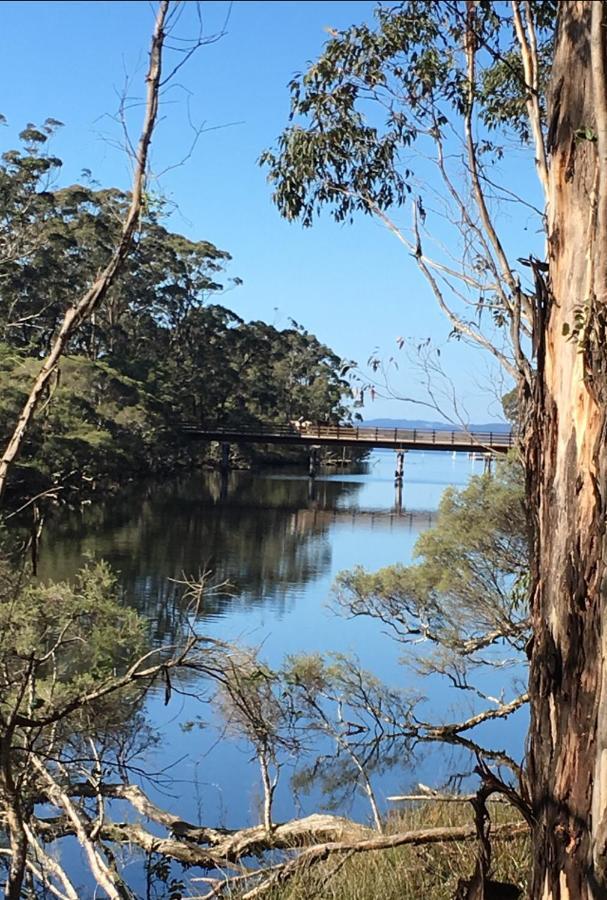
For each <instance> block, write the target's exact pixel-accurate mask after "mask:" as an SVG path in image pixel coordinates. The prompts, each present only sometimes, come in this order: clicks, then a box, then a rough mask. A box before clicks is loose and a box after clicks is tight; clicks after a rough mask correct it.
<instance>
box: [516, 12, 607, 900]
mask: <svg viewBox="0 0 607 900" xmlns="http://www.w3.org/2000/svg"><path fill="white" fill-rule="evenodd" d="M606 12H607V10H606V9H605V6H604V4H603V3H602V2H590V0H583V2H582V0H567V2H564V3H561V4H560V9H559V27H558V32H557V40H556V49H555V60H554V68H553V72H552V80H551V90H550V98H549V103H550V108H549V136H548V149H549V153H550V175H549V210H548V258H549V275H550V282H549V285H548V288H549V292H548V294H547V296H546V298H545V302H541V301H540V302H539V303H538V310H537V320H536V322H535V329H536V334H537V336H538V339H539V348H538V378H537V385H536V396H535V397H534V402H533V407H534V415H535V417H536V418H535V423H534V424H535V428H534V429H532V432H531V433H532V434H533V438H532V439H531V440H530V441H529V442H528V446H527V453H528V459H527V463H528V466H527V471H528V474H529V488H530V501H531V502H530V508H531V509H532V512H533V516H534V518H535V523H534V524H535V528H534V540H535V554H534V555H533V556H534V571H533V573H532V576H533V598H532V601H533V608H532V614H533V625H534V642H533V647H532V650H531V676H530V693H531V701H532V721H531V732H530V744H529V747H530V752H529V785H530V790H531V796H532V801H533V809H534V813H535V816H536V818H537V826H536V831H535V836H534V874H533V886H532V897H533V898H534V900H535V898H537V900H566V898H568V900H569V898H570V900H588V898H599V897H600V898H605V897H607V855H606V839H607V664H606V656H607V581H606V564H607V542H606V538H605V525H606V522H605V516H606V511H607V505H606V503H607V332H606V328H605V325H606V317H607V303H606V301H607V95H606V87H605V85H606V81H605V45H606V43H607V41H606V34H605V23H606V22H607V18H606V15H605V14H606Z"/></svg>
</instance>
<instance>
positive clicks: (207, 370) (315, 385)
mask: <svg viewBox="0 0 607 900" xmlns="http://www.w3.org/2000/svg"><path fill="white" fill-rule="evenodd" d="M59 127H60V126H59V123H58V122H57V121H56V120H48V121H47V122H46V123H44V124H43V125H42V126H41V127H39V128H38V127H35V126H33V125H28V126H27V127H26V128H25V129H24V130H23V131H22V132H21V135H20V137H21V141H22V144H21V147H20V148H19V149H17V150H6V151H5V152H4V153H3V155H2V161H1V163H0V198H1V200H0V202H1V204H2V212H3V214H2V223H1V229H2V233H1V235H0V246H2V260H1V263H0V266H1V268H0V280H1V284H2V287H1V291H0V429H1V431H2V434H9V433H10V428H11V425H12V423H14V422H15V421H16V420H17V418H18V412H19V410H20V408H21V407H22V406H23V403H24V401H25V399H26V397H27V393H28V390H29V386H30V383H31V381H32V379H33V377H34V375H35V372H36V369H37V367H38V365H39V360H41V359H43V358H44V357H45V355H46V354H47V353H48V352H49V349H50V346H51V344H52V341H53V337H54V335H55V334H56V331H57V328H58V324H59V323H60V321H61V318H62V316H63V312H64V309H65V308H66V306H67V305H69V303H70V302H71V301H72V299H73V297H74V296H75V295H78V294H79V293H81V292H84V290H85V288H86V286H87V284H88V283H89V282H90V281H91V280H93V279H94V277H95V274H96V273H97V272H98V271H99V270H101V269H102V268H103V267H104V266H105V265H106V264H107V262H108V260H109V259H110V257H111V254H112V249H113V247H114V245H115V243H116V241H117V239H118V237H119V235H120V228H121V220H122V218H123V216H124V215H125V211H126V209H127V208H128V203H129V197H128V196H127V195H126V194H124V193H122V192H121V191H119V190H116V189H111V188H109V189H101V188H99V187H96V186H95V185H94V182H93V178H92V175H91V173H84V174H85V175H86V180H83V184H78V185H71V186H69V187H64V188H63V187H55V186H54V185H55V182H56V180H57V175H58V173H59V171H60V169H61V160H59V159H57V158H56V157H54V156H52V155H51V154H50V152H49V151H48V150H47V147H48V144H49V142H50V140H51V139H52V136H53V133H54V132H55V131H56V129H57V128H59ZM166 221H167V211H166V209H164V208H163V203H162V201H161V199H160V198H158V199H155V198H154V197H153V196H150V197H146V198H145V201H144V204H143V209H142V214H141V219H140V222H139V226H138V233H137V240H136V242H135V243H134V246H133V248H132V251H131V253H130V254H129V257H128V260H127V261H126V263H125V265H124V266H123V267H122V269H121V271H120V273H119V274H118V275H117V277H116V279H115V281H114V284H113V285H112V288H111V290H110V291H109V292H108V295H107V297H106V299H105V302H104V304H103V305H102V306H101V307H100V308H99V309H98V310H97V311H95V313H94V314H93V315H92V316H91V317H90V318H89V320H88V321H87V322H86V323H84V324H83V326H82V327H81V328H79V329H78V331H77V332H76V333H74V334H73V336H72V337H71V338H70V340H69V342H68V343H67V345H66V347H65V353H64V358H63V360H62V362H61V366H60V367H59V368H57V370H56V371H55V372H54V373H53V383H52V385H51V386H50V387H49V389H48V396H47V402H45V404H44V409H43V410H40V412H39V413H38V415H37V416H36V419H35V421H34V423H33V424H32V427H31V428H30V429H29V431H28V435H27V440H26V444H25V446H24V447H23V450H22V452H21V455H20V459H19V465H18V468H16V469H15V472H14V484H15V492H17V493H20V494H21V495H22V496H23V497H26V496H27V494H28V492H29V494H30V495H31V494H32V493H35V492H43V491H51V492H52V491H54V492H55V493H58V492H59V493H62V494H64V495H66V496H67V495H70V494H72V493H74V494H75V495H78V494H84V493H86V492H87V486H88V489H89V492H90V488H91V486H92V485H94V484H97V485H98V486H99V487H101V486H105V487H108V486H109V487H111V486H112V485H115V484H117V483H118V482H120V481H123V480H124V479H128V478H129V477H136V476H137V475H141V473H142V472H147V473H148V474H154V473H159V472H162V471H169V470H171V469H174V468H177V467H179V466H186V465H191V464H192V462H193V461H195V460H196V459H197V460H198V462H199V464H202V463H203V462H204V461H205V460H206V461H209V462H212V461H213V458H212V451H211V450H210V448H208V447H206V448H205V447H202V448H201V447H200V445H199V446H197V447H196V446H192V442H191V441H190V442H188V440H187V439H184V437H183V435H182V434H181V433H180V431H179V425H180V424H182V423H189V424H200V423H202V422H207V423H211V422H212V423H216V424H230V423H231V422H236V423H239V424H243V425H247V424H253V423H256V422H276V423H282V424H288V423H289V422H291V421H296V420H297V419H299V418H300V417H301V418H304V419H307V420H311V421H322V422H340V421H347V420H348V418H349V417H350V415H351V411H350V405H349V401H351V388H350V384H349V382H347V381H346V380H345V379H344V378H343V377H342V374H341V372H342V369H343V363H342V361H341V360H340V359H339V358H338V357H337V356H336V355H335V354H334V353H333V352H332V351H331V350H330V348H328V347H326V346H323V345H322V344H321V343H320V341H318V340H317V339H316V338H315V337H314V335H312V334H310V333H309V332H308V331H306V329H305V328H304V327H303V326H301V325H299V324H298V323H296V322H292V323H291V325H290V327H288V328H283V329H278V328H276V327H274V326H272V325H268V324H266V323H264V322H260V321H258V322H248V323H247V322H244V321H243V320H242V319H241V318H240V317H239V316H237V315H236V314H235V313H233V312H231V311H230V310H229V309H228V308H227V307H226V306H224V305H222V304H221V303H219V302H218V301H219V300H220V299H223V294H224V293H225V292H226V290H229V289H230V288H237V287H238V284H239V281H240V280H239V279H238V278H237V277H234V278H232V277H228V275H227V273H226V271H225V270H226V267H227V266H228V264H229V262H230V256H229V254H228V253H227V252H226V251H224V250H219V249H218V248H217V247H215V246H214V245H213V244H212V243H210V242H208V241H197V242H195V241H192V240H189V239H188V238H186V237H184V236H183V235H180V234H176V233H174V232H172V231H171V230H170V229H169V227H168V226H167V224H166ZM269 458H271V459H272V460H273V461H274V462H276V461H280V459H281V453H280V451H278V452H277V451H276V450H274V451H273V452H272V451H271V450H270V448H265V450H264V449H261V450H260V448H255V449H253V450H251V451H250V452H249V453H247V451H246V450H244V451H241V459H240V464H241V465H250V464H251V463H252V462H255V461H257V462H261V461H263V460H264V459H266V460H267V459H269ZM282 459H283V460H284V461H291V462H297V459H298V457H297V453H295V454H294V453H293V452H291V453H289V452H288V451H285V450H283V451H282ZM34 488H35V489H36V490H34Z"/></svg>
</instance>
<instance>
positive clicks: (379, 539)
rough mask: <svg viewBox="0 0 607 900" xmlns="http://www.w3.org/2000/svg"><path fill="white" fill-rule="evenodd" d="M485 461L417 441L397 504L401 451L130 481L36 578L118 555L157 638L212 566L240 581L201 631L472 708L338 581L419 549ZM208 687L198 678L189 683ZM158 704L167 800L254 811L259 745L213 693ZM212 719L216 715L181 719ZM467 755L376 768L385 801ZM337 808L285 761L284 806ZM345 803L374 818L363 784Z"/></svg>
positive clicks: (270, 656) (125, 584)
mask: <svg viewBox="0 0 607 900" xmlns="http://www.w3.org/2000/svg"><path fill="white" fill-rule="evenodd" d="M482 466H483V463H482V461H472V460H470V459H468V457H467V455H465V454H457V455H451V454H447V453H434V454H433V453H426V454H424V453H408V454H407V456H406V464H405V481H404V489H403V502H402V508H400V509H399V508H398V507H397V506H396V505H395V500H396V497H395V488H394V454H393V453H390V452H377V453H374V454H372V456H371V457H370V459H369V463H368V465H367V466H366V467H364V469H362V470H361V471H359V472H356V473H351V472H347V473H345V472H341V471H336V470H328V471H326V472H324V473H323V474H322V475H321V476H320V477H319V478H317V479H316V480H315V481H314V482H311V481H310V480H309V479H308V478H307V477H305V475H302V474H298V473H287V472H284V471H280V470H279V471H268V472H262V473H249V472H232V473H230V475H229V477H228V479H227V482H222V480H221V478H220V477H219V475H218V474H217V473H214V472H203V473H197V474H195V475H191V476H188V477H187V478H182V479H178V480H174V481H170V480H169V481H166V482H165V483H163V484H161V485H159V484H154V485H150V486H146V487H143V488H142V487H133V488H132V489H129V490H127V491H125V492H124V494H123V495H122V496H121V497H113V498H112V499H111V501H108V502H107V504H98V503H97V504H95V505H94V506H90V507H88V508H85V509H84V511H82V512H78V513H74V512H72V513H66V514H63V515H61V516H59V517H57V518H56V519H55V520H54V521H53V522H52V523H51V524H50V525H49V527H48V528H47V530H46V531H45V535H44V544H43V547H42V553H41V569H40V577H41V578H42V579H46V578H55V579H65V578H70V577H71V576H72V575H73V574H74V572H75V571H76V570H77V568H78V567H79V566H80V565H81V564H82V563H83V562H84V561H85V560H86V559H87V558H90V557H93V558H103V559H105V560H107V561H108V562H109V563H110V564H111V565H112V566H113V567H114V568H115V570H116V571H117V572H118V573H119V580H120V584H121V586H122V588H123V590H124V592H125V597H126V601H127V602H128V603H130V604H132V605H133V606H134V607H136V608H137V609H138V610H139V611H140V612H141V613H142V614H143V615H145V616H146V617H147V618H148V619H149V620H150V622H151V625H152V632H153V638H154V640H156V641H158V642H162V643H167V642H170V641H171V640H173V639H174V638H175V637H177V636H178V635H176V634H175V630H176V627H177V626H176V625H175V622H176V621H177V619H176V617H175V615H174V612H175V610H176V609H177V608H178V606H179V596H180V593H181V590H182V589H181V588H180V587H179V585H178V584H176V581H179V580H180V579H183V577H184V575H185V576H192V575H194V576H195V575H197V574H198V573H200V572H201V571H204V570H208V571H211V572H212V573H213V578H214V579H215V580H216V581H218V582H223V581H229V582H230V584H231V586H232V587H231V589H230V596H229V597H226V596H223V597H215V598H210V599H209V600H208V601H207V602H206V603H205V605H204V607H203V610H202V613H201V622H200V623H199V627H200V628H201V630H203V631H204V633H206V634H208V635H209V636H212V637H216V638H221V639H223V640H230V641H235V640H237V641H240V642H244V643H246V644H248V645H255V646H260V647H261V655H262V656H263V658H264V659H266V660H267V661H268V662H269V664H270V665H278V664H279V663H280V661H281V660H282V659H283V658H284V656H285V655H287V654H294V653H298V652H314V651H318V652H322V653H328V652H340V653H352V654H355V655H356V656H357V658H358V660H359V661H360V663H361V665H362V666H363V667H365V668H367V669H369V670H371V671H373V672H374V673H375V674H376V675H377V676H378V677H380V678H381V679H383V680H385V681H387V682H389V683H391V684H393V685H398V686H401V687H403V686H404V687H407V688H412V689H415V690H421V691H422V692H423V694H424V696H425V698H426V700H425V709H427V710H430V711H431V714H434V715H436V716H437V717H438V718H441V717H443V718H447V719H448V718H449V716H450V715H457V716H460V715H461V714H462V712H464V713H466V712H470V711H471V710H472V709H473V706H472V704H471V702H470V701H469V700H468V699H467V698H464V701H462V696H461V693H462V692H457V691H451V692H449V689H448V686H446V685H445V684H444V682H443V681H442V680H440V679H437V678H426V679H423V683H422V682H421V681H420V678H419V676H416V675H415V674H414V673H412V671H411V670H410V669H408V668H406V667H403V666H402V665H401V664H400V661H399V659H400V656H401V655H402V652H403V647H402V646H400V645H398V644H396V643H395V642H394V641H393V640H392V639H391V638H390V637H389V636H388V635H387V634H386V633H385V628H383V627H381V626H380V624H379V623H374V622H371V621H369V620H367V619H365V620H363V619H354V620H347V619H344V618H343V617H341V616H339V615H338V614H337V612H336V610H335V607H334V604H332V602H331V598H332V590H331V589H332V584H333V582H334V579H335V576H336V574H337V573H338V572H339V571H341V570H343V569H350V568H352V567H354V566H356V565H362V566H364V567H366V568H369V569H371V570H374V569H377V568H379V567H381V566H385V565H389V564H391V563H395V562H405V563H406V562H408V561H410V560H411V558H412V551H413V547H414V544H415V541H416V539H417V537H418V535H419V533H420V531H422V530H423V529H426V528H428V527H431V526H432V524H433V521H434V518H435V512H436V509H437V507H438V503H439V500H440V496H441V493H442V491H443V490H444V488H445V487H446V486H447V485H457V486H464V485H465V484H466V483H467V481H468V479H469V477H470V475H471V474H473V473H476V474H478V473H479V472H481V471H482ZM515 674H518V676H520V675H521V673H520V672H518V673H515ZM513 677H514V675H513V674H512V673H498V674H497V675H496V677H495V683H494V684H492V685H490V687H491V689H492V690H496V691H499V689H500V688H501V687H503V688H504V689H505V693H506V696H509V697H512V696H514V689H513V688H512V687H511V682H512V679H513ZM196 693H197V691H196V690H195V685H192V686H191V691H190V694H192V695H193V694H196ZM147 715H148V717H149V720H150V722H151V724H152V726H153V728H154V729H155V730H156V731H157V733H158V736H159V740H158V742H157V743H155V744H154V745H153V746H151V747H150V748H149V749H148V750H147V751H146V752H145V754H143V756H142V758H141V759H140V760H138V765H140V767H141V769H143V770H146V771H148V772H149V771H153V772H155V773H162V775H160V776H158V778H157V779H155V780H153V781H152V782H146V789H147V790H148V791H149V792H150V793H151V794H152V796H153V798H154V799H155V800H156V801H157V802H159V803H160V804H161V805H164V806H165V807H167V808H170V809H171V810H173V811H175V812H178V813H179V815H180V816H182V817H183V818H186V819H190V820H199V821H202V822H204V823H205V824H208V825H225V826H229V827H239V826H243V825H245V824H251V823H253V822H256V821H257V820H258V811H259V796H260V790H259V778H258V773H257V768H256V766H255V765H254V764H253V762H252V761H251V757H252V756H253V753H252V750H251V748H250V746H247V745H245V744H243V743H242V742H241V741H238V740H235V739H233V738H230V737H228V736H227V735H225V734H224V733H223V732H222V730H221V728H220V727H219V723H218V722H217V720H216V717H215V716H214V715H213V714H210V712H209V707H208V705H206V704H204V703H201V702H200V700H199V699H197V698H196V697H195V696H190V695H188V696H176V697H174V698H173V700H172V702H171V703H169V704H168V706H165V705H164V694H163V692H162V691H161V690H160V689H159V690H158V691H154V692H152V694H151V695H150V696H149V698H148V701H147ZM517 716H518V717H516V718H515V719H514V720H513V724H512V726H511V727H510V728H509V730H508V732H507V735H506V738H505V740H504V735H503V732H501V734H500V738H499V740H501V741H502V744H501V745H500V746H502V747H503V748H504V749H506V750H508V751H509V752H511V753H514V754H515V755H517V756H520V752H521V748H522V738H523V734H524V729H525V715H524V714H522V715H520V714H517ZM202 721H205V722H206V723H207V724H206V726H205V727H198V725H197V724H196V725H195V727H190V728H188V729H184V727H183V725H184V723H198V722H202ZM497 733H498V732H497V730H496V734H497ZM488 736H489V739H491V731H490V730H489V732H488ZM485 737H487V734H486V735H485ZM504 744H505V746H504ZM458 766H463V769H461V771H462V773H465V772H466V771H469V770H470V766H469V761H463V760H462V759H461V758H460V757H457V756H454V755H453V754H452V753H450V752H445V751H444V750H441V751H438V750H437V751H430V750H429V749H428V747H427V746H426V747H425V748H424V750H423V752H422V753H419V754H416V755H414V756H413V758H411V759H410V760H406V761H403V764H402V765H398V766H395V767H390V768H389V769H388V770H387V771H383V772H381V773H380V774H378V776H377V778H376V783H375V787H376V791H377V794H378V799H379V801H380V804H381V806H382V807H383V808H384V809H385V808H386V807H387V805H389V804H386V800H385V798H386V796H387V795H389V794H390V793H395V792H402V791H406V790H409V789H410V788H411V787H412V786H413V785H415V784H416V783H417V782H418V781H423V782H424V783H427V784H431V785H434V786H437V787H439V786H441V784H443V782H444V781H445V780H446V779H447V777H448V775H449V774H452V773H453V771H454V768H455V769H456V770H457V769H458ZM466 766H467V768H466ZM328 805H330V804H329V798H328V797H327V796H326V794H323V793H322V792H321V790H320V788H319V787H318V786H317V785H312V786H311V789H310V790H309V791H308V792H306V793H304V792H296V791H294V790H293V787H292V785H291V783H290V781H289V772H288V771H287V772H286V773H285V774H284V776H283V778H282V781H281V783H280V785H279V788H278V791H277V797H276V816H277V818H279V819H281V818H282V819H284V818H287V817H290V816H292V815H294V814H297V813H308V812H312V811H315V810H318V809H319V808H322V807H326V806H328ZM338 811H340V812H347V813H348V814H351V815H354V816H356V817H358V818H360V819H362V820H364V819H366V818H368V815H369V810H368V807H367V803H366V799H365V798H364V797H363V796H361V795H358V794H355V795H354V796H353V797H348V798H347V802H346V798H345V797H344V796H342V797H341V800H340V803H339V804H338Z"/></svg>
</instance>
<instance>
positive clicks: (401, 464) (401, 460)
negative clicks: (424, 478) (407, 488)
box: [394, 450, 406, 484]
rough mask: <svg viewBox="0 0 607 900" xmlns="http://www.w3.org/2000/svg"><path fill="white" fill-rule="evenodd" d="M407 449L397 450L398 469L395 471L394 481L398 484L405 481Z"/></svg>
mask: <svg viewBox="0 0 607 900" xmlns="http://www.w3.org/2000/svg"><path fill="white" fill-rule="evenodd" d="M405 452H406V451H405V450H397V452H396V471H395V473H394V481H395V483H396V484H398V483H399V482H400V484H402V483H403V478H404V477H405Z"/></svg>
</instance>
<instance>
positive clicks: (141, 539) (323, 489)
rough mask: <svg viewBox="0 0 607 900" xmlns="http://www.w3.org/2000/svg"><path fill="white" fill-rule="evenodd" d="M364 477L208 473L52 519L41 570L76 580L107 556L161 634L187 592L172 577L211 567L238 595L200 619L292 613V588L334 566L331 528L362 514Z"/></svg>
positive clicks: (212, 605) (167, 632)
mask: <svg viewBox="0 0 607 900" xmlns="http://www.w3.org/2000/svg"><path fill="white" fill-rule="evenodd" d="M361 487H362V484H361V482H344V481H331V480H327V481H321V482H314V483H313V491H312V496H310V488H309V479H302V478H281V479H278V478H263V477H259V476H254V475H251V474H250V473H244V472H233V473H231V474H230V475H229V476H228V477H227V478H226V477H222V476H221V475H220V474H219V473H215V472H204V473H200V474H199V475H196V476H194V477H189V478H187V479H183V480H180V481H174V482H170V483H166V484H164V485H158V484H154V485H150V486H148V487H147V488H146V489H145V490H144V491H143V493H142V492H141V491H140V492H138V493H137V492H132V493H131V494H128V493H127V494H125V495H124V496H122V497H119V498H116V497H113V498H111V500H108V501H107V503H105V504H98V505H96V506H95V507H89V508H87V509H85V510H84V511H82V512H77V513H76V512H74V513H71V514H69V515H67V516H65V517H64V518H62V519H61V520H59V521H57V522H55V523H51V525H50V526H49V528H48V530H47V532H46V533H45V536H44V546H43V551H42V562H41V566H40V577H41V578H43V579H46V578H56V579H62V578H70V577H71V576H73V574H74V573H75V572H76V571H77V569H78V568H79V566H80V565H81V564H82V561H83V560H84V559H85V558H86V557H87V556H93V557H94V558H97V559H98V558H104V559H106V560H107V561H108V562H109V563H110V564H111V565H112V566H113V567H114V568H115V569H116V570H118V571H119V573H120V582H121V584H122V586H123V588H124V590H125V592H126V596H127V598H128V602H129V603H132V604H133V605H134V606H135V607H136V608H137V609H138V610H139V611H140V612H142V613H143V614H144V615H146V616H147V617H148V618H149V619H150V620H151V621H152V622H154V623H155V638H156V639H157V640H160V641H162V640H167V639H173V638H174V637H175V634H174V633H172V629H171V624H170V623H171V622H172V621H173V620H174V619H173V616H172V614H171V613H172V610H173V608H174V605H175V603H176V601H177V597H178V595H179V593H180V592H181V589H180V588H179V587H178V586H177V585H175V583H174V580H179V579H181V578H183V576H184V575H187V576H192V575H194V576H195V575H197V574H198V573H200V572H201V571H211V572H212V573H213V579H214V580H215V581H218V582H224V581H228V582H230V584H231V585H233V589H234V591H233V592H234V593H235V594H236V595H237V596H236V599H234V598H230V599H226V598H225V597H224V598H222V597H217V596H215V597H212V598H210V599H209V600H208V601H207V604H206V606H205V608H204V609H203V616H205V617H213V618H214V617H217V616H223V615H226V614H227V613H234V612H235V611H237V610H241V609H246V608H247V607H249V606H251V605H255V604H259V603H262V604H271V605H272V607H273V608H274V609H276V610H277V611H279V612H280V611H282V612H284V611H285V607H286V606H287V605H288V604H289V602H293V592H294V590H295V589H297V588H301V587H303V586H304V585H305V584H307V583H308V582H310V581H313V580H316V579H318V578H319V577H321V576H322V575H323V574H325V573H326V572H327V571H328V569H329V567H330V564H331V547H330V544H329V542H328V540H327V531H328V528H329V526H330V525H332V524H333V523H335V522H336V521H338V520H340V519H342V518H343V519H344V520H345V521H353V520H354V519H355V518H356V517H357V516H361V515H364V516H365V518H367V519H368V520H369V525H370V526H371V527H372V526H373V522H374V521H377V520H380V519H381V518H382V517H383V516H385V514H382V513H381V512H379V511H377V512H375V513H373V514H366V513H361V512H360V511H358V510H357V509H356V506H355V502H354V501H355V498H356V495H357V494H358V493H359V492H360V490H361Z"/></svg>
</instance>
